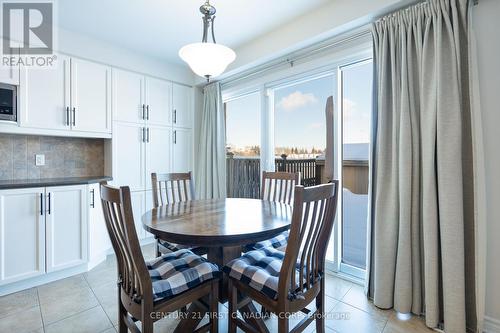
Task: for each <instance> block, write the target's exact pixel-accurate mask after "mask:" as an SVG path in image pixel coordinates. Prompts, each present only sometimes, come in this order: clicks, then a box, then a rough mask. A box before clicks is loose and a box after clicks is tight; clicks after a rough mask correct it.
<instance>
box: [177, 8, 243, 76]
mask: <svg viewBox="0 0 500 333" xmlns="http://www.w3.org/2000/svg"><path fill="white" fill-rule="evenodd" d="M200 12H201V13H202V14H203V38H202V40H201V43H193V44H188V45H186V46H184V47H183V48H181V49H180V50H179V57H181V59H182V60H184V61H185V62H187V64H188V65H189V67H190V68H191V70H192V71H193V72H195V73H196V74H197V75H199V76H201V77H205V78H206V79H207V81H210V78H211V77H214V76H218V75H221V74H222V73H223V72H224V71H225V70H226V68H227V66H228V65H229V64H230V63H232V62H233V61H234V59H236V53H234V51H233V50H231V49H230V48H229V47H227V46H224V45H221V44H217V43H216V42H215V32H214V20H215V12H216V10H215V7H214V6H212V5H211V4H210V2H209V0H207V1H206V2H205V3H204V4H203V5H202V6H201V7H200ZM209 29H211V34H212V42H208V30H209Z"/></svg>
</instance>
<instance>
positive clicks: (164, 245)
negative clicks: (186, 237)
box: [158, 239, 191, 254]
mask: <svg viewBox="0 0 500 333" xmlns="http://www.w3.org/2000/svg"><path fill="white" fill-rule="evenodd" d="M190 248H191V247H190V246H189V245H182V244H175V243H170V242H167V241H164V240H161V239H158V250H160V253H161V254H166V253H172V252H175V251H179V250H184V249H190Z"/></svg>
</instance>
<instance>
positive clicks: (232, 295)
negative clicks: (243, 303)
mask: <svg viewBox="0 0 500 333" xmlns="http://www.w3.org/2000/svg"><path fill="white" fill-rule="evenodd" d="M228 291H229V295H228V296H229V297H228V303H229V314H228V316H229V318H228V326H229V331H228V333H236V321H235V320H236V318H237V316H238V309H237V308H236V306H237V305H238V291H237V290H236V288H234V286H233V282H232V281H231V279H229V285H228Z"/></svg>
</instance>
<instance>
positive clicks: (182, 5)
mask: <svg viewBox="0 0 500 333" xmlns="http://www.w3.org/2000/svg"><path fill="white" fill-rule="evenodd" d="M331 1H333V0H212V1H211V3H212V5H214V6H215V7H216V8H217V14H216V16H217V18H216V19H215V35H216V36H215V37H216V39H217V42H218V43H221V44H224V45H227V46H230V47H232V48H236V47H238V46H240V45H242V44H244V43H246V42H248V41H250V40H252V39H254V38H256V37H258V36H260V35H262V34H265V33H266V32H269V31H271V30H273V29H274V28H276V27H278V26H280V25H282V24H284V23H285V22H288V21H291V20H293V19H294V18H296V17H298V16H300V15H302V14H304V13H306V12H308V11H311V10H313V9H316V8H318V7H319V6H321V5H324V4H326V3H328V2H331ZM203 2H204V0H59V1H58V2H57V4H58V7H57V9H58V11H59V15H58V20H59V22H58V24H59V25H60V26H61V27H62V28H64V29H67V30H71V31H75V32H80V33H83V34H85V35H88V36H90V37H93V38H96V39H100V40H103V41H106V42H110V43H113V44H115V45H118V46H121V47H125V48H128V49H132V50H135V51H137V52H141V53H144V54H147V55H150V56H153V57H157V58H161V59H165V60H166V61H169V62H173V63H180V62H181V61H180V59H179V57H178V55H177V52H178V50H179V49H180V48H181V47H182V46H183V45H185V44H188V43H193V42H198V41H200V40H201V34H202V21H201V13H200V12H199V11H198V8H199V7H200V5H201V4H202V3H203Z"/></svg>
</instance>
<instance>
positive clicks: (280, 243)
mask: <svg viewBox="0 0 500 333" xmlns="http://www.w3.org/2000/svg"><path fill="white" fill-rule="evenodd" d="M289 235H290V231H289V230H287V231H283V232H282V233H281V234H279V235H278V236H276V237H273V238H271V239H266V240H264V241H262V242H257V243H254V244H249V245H247V246H246V247H245V248H246V250H247V251H252V250H261V249H264V248H267V247H270V248H274V249H279V248H283V247H286V245H287V243H288V236H289Z"/></svg>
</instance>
